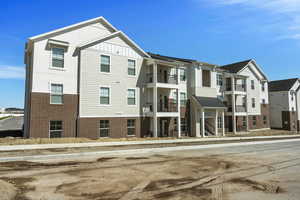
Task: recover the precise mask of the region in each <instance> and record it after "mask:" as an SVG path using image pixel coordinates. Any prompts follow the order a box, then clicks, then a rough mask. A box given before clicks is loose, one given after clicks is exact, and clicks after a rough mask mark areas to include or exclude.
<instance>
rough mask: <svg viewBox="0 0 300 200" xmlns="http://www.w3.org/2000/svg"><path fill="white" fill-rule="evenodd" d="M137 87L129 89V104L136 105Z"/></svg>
mask: <svg viewBox="0 0 300 200" xmlns="http://www.w3.org/2000/svg"><path fill="white" fill-rule="evenodd" d="M135 96H136V95H135V89H128V90H127V104H128V105H135V103H136V100H135Z"/></svg>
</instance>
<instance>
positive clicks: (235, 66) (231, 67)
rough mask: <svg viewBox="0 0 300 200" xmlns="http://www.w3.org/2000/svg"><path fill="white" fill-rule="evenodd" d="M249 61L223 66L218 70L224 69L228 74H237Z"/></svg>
mask: <svg viewBox="0 0 300 200" xmlns="http://www.w3.org/2000/svg"><path fill="white" fill-rule="evenodd" d="M250 61H251V59H250V60H245V61H241V62H237V63H232V64H228V65H223V66H221V67H220V69H224V70H226V71H228V72H230V73H238V72H239V71H240V70H242V69H243V68H244V67H245V66H246V65H247V64H248V63H249V62H250Z"/></svg>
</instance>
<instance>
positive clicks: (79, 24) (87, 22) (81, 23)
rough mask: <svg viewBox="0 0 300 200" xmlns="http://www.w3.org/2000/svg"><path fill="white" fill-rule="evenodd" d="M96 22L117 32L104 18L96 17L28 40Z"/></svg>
mask: <svg viewBox="0 0 300 200" xmlns="http://www.w3.org/2000/svg"><path fill="white" fill-rule="evenodd" d="M97 22H103V23H104V24H106V25H107V26H108V27H109V28H110V29H111V30H113V32H116V31H118V30H117V29H116V28H115V27H114V26H113V25H111V24H110V23H109V22H108V21H107V20H106V19H105V18H104V17H102V16H101V17H96V18H93V19H90V20H86V21H83V22H80V23H76V24H73V25H70V26H66V27H63V28H59V29H56V30H53V31H50V32H46V33H43V34H40V35H36V36H33V37H30V38H29V40H31V41H36V40H38V39H40V38H44V37H47V36H49V35H53V34H58V33H60V32H63V31H67V30H72V29H77V28H80V27H83V26H87V25H90V24H94V23H97Z"/></svg>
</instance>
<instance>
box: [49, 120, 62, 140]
mask: <svg viewBox="0 0 300 200" xmlns="http://www.w3.org/2000/svg"><path fill="white" fill-rule="evenodd" d="M62 133H63V122H62V121H50V135H49V136H50V138H60V137H62Z"/></svg>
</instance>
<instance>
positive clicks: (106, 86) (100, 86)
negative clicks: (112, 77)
mask: <svg viewBox="0 0 300 200" xmlns="http://www.w3.org/2000/svg"><path fill="white" fill-rule="evenodd" d="M102 87H103V88H109V104H101V103H100V97H101V96H100V95H101V88H102ZM98 90H99V93H98V105H99V106H101V107H102V106H103V107H107V106H112V104H111V100H112V99H111V93H112V91H111V86H108V85H99V87H98Z"/></svg>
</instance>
